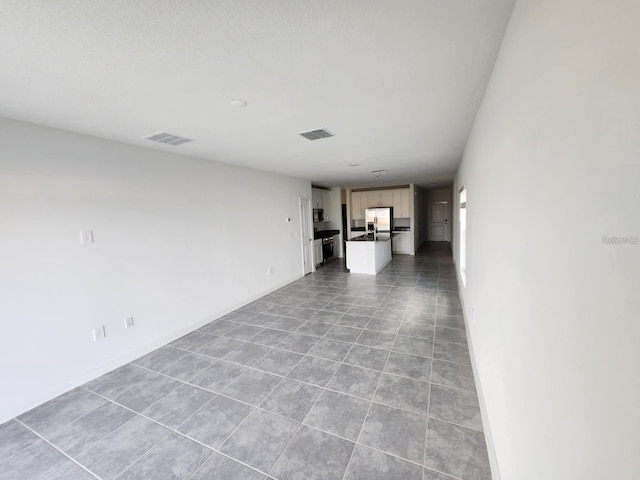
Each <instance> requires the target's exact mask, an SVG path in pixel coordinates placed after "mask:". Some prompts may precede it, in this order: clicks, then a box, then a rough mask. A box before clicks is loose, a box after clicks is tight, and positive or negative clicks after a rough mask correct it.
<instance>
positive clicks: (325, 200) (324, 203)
mask: <svg viewBox="0 0 640 480" xmlns="http://www.w3.org/2000/svg"><path fill="white" fill-rule="evenodd" d="M311 205H312V207H311V208H322V209H323V210H324V221H325V222H326V221H327V220H329V213H330V211H331V192H330V191H328V190H321V189H319V188H312V189H311Z"/></svg>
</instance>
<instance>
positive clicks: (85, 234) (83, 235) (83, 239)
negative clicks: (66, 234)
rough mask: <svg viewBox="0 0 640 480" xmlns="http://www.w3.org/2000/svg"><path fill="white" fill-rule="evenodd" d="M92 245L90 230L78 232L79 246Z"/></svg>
mask: <svg viewBox="0 0 640 480" xmlns="http://www.w3.org/2000/svg"><path fill="white" fill-rule="evenodd" d="M87 243H93V232H92V231H91V230H82V231H81V232H80V245H85V244H87Z"/></svg>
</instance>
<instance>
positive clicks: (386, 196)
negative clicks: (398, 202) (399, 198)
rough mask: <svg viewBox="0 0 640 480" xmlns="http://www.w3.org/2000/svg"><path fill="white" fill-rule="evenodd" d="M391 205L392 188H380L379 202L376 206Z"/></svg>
mask: <svg viewBox="0 0 640 480" xmlns="http://www.w3.org/2000/svg"><path fill="white" fill-rule="evenodd" d="M392 206H393V190H380V204H379V205H378V207H392Z"/></svg>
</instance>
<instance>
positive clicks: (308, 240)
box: [300, 197, 315, 276]
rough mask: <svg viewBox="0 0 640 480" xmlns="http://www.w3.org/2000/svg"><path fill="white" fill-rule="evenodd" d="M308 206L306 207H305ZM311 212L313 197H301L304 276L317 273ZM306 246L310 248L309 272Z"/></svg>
mask: <svg viewBox="0 0 640 480" xmlns="http://www.w3.org/2000/svg"><path fill="white" fill-rule="evenodd" d="M305 204H306V205H305ZM303 211H306V217H307V222H306V223H307V225H306V230H307V231H306V232H305V216H304V215H303V214H302V212H303ZM311 215H312V211H311V197H300V248H301V252H300V253H301V255H302V257H301V259H302V275H303V276H304V275H308V274H309V273H311V272H315V265H314V263H315V261H314V259H313V233H312V232H313V223H312V222H313V221H312V218H313V217H312V216H311ZM305 244H306V245H308V248H309V271H307V270H306V269H305V262H304V261H305V253H304V252H305Z"/></svg>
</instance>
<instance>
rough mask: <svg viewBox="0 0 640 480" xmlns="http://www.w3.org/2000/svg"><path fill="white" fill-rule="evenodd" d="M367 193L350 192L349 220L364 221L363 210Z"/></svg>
mask: <svg viewBox="0 0 640 480" xmlns="http://www.w3.org/2000/svg"><path fill="white" fill-rule="evenodd" d="M366 193H367V192H351V218H352V219H353V220H364V209H365V208H367V207H366Z"/></svg>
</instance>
